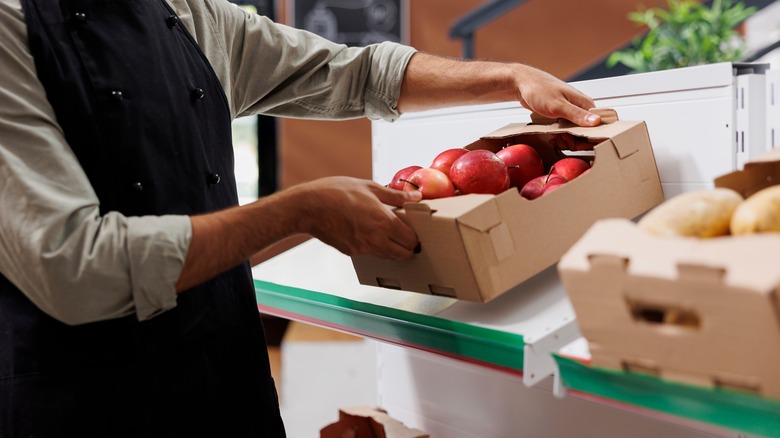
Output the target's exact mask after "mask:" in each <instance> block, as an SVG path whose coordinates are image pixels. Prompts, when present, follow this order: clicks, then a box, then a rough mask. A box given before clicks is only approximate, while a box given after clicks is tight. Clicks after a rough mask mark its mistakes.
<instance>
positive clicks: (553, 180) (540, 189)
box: [520, 173, 566, 199]
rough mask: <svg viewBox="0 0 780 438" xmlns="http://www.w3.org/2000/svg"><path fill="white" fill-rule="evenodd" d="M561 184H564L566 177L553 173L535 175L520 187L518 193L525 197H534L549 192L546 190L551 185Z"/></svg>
mask: <svg viewBox="0 0 780 438" xmlns="http://www.w3.org/2000/svg"><path fill="white" fill-rule="evenodd" d="M562 184H566V178H564V177H562V176H560V175H556V174H554V173H550V174H547V175H542V176H537V177H536V178H534V179H532V180H531V181H528V183H526V185H524V186H523V188H521V189H520V195H521V196H522V197H523V198H526V199H536V198H538V197H540V196H542V195H543V194H545V193H549V192H547V190H548V189H550V188H551V187H552V186H558V185H562ZM550 191H552V190H550Z"/></svg>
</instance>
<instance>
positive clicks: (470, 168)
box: [450, 149, 509, 195]
mask: <svg viewBox="0 0 780 438" xmlns="http://www.w3.org/2000/svg"><path fill="white" fill-rule="evenodd" d="M450 179H451V180H452V183H453V184H455V188H457V189H458V190H459V191H460V193H461V194H462V195H467V194H469V193H485V194H492V195H497V194H499V193H501V192H503V191H504V190H506V189H508V188H509V172H508V169H507V167H506V164H505V163H504V162H503V161H501V159H500V158H498V156H496V154H494V153H493V152H491V151H488V150H485V149H477V150H474V151H469V152H468V153H466V154H463V155H462V156H461V157H460V158H458V159H457V160H455V162H454V163H452V167H451V168H450Z"/></svg>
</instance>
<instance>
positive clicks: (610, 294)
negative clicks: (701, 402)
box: [558, 219, 780, 398]
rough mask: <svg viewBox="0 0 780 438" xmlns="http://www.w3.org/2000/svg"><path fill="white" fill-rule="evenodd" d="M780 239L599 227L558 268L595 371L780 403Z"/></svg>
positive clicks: (616, 224)
mask: <svg viewBox="0 0 780 438" xmlns="http://www.w3.org/2000/svg"><path fill="white" fill-rule="evenodd" d="M777 248H780V234H763V235H750V236H738V237H732V236H724V237H717V238H710V239H698V238H679V237H657V236H653V235H651V234H649V233H646V232H644V231H643V230H641V229H640V228H639V227H637V226H636V224H635V223H633V222H631V221H628V220H621V219H608V220H602V221H598V222H597V223H596V224H595V225H594V226H593V227H591V229H590V230H588V232H587V233H586V234H585V235H584V236H583V237H582V239H580V240H579V241H578V242H577V243H576V244H575V245H574V246H572V248H571V249H570V250H569V251H567V252H566V254H564V256H563V257H562V258H561V261H560V262H559V263H558V271H559V273H560V276H561V280H562V281H563V284H564V286H565V287H566V290H567V292H568V294H569V297H570V299H571V302H572V305H573V306H574V309H575V313H576V314H577V322H578V325H579V328H580V331H581V333H582V334H583V336H584V337H585V338H586V339H587V340H588V345H589V348H590V353H591V356H592V364H593V365H595V366H601V367H607V368H612V369H623V370H628V371H633V372H641V373H646V374H651V375H655V376H659V377H661V378H665V379H669V380H675V381H680V382H686V383H690V384H696V385H703V386H708V387H723V388H729V389H738V390H742V391H749V392H754V393H758V394H761V395H766V396H770V397H774V398H780V373H778V372H777V363H780V362H779V361H780V329H779V328H780V321H779V320H778V314H780V305H778V300H777V294H778V288H779V287H780V270H778V269H777V260H776V258H775V257H773V256H772V254H774V253H776V251H777Z"/></svg>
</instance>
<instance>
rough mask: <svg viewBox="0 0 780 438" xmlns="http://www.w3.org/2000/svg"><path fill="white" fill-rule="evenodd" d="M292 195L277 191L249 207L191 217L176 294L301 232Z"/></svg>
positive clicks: (299, 217)
mask: <svg viewBox="0 0 780 438" xmlns="http://www.w3.org/2000/svg"><path fill="white" fill-rule="evenodd" d="M293 196H294V195H293V194H291V192H279V193H276V194H273V195H271V196H268V197H266V198H263V199H261V200H259V201H256V202H254V203H252V204H248V205H244V206H240V207H233V208H231V209H228V210H223V211H219V212H215V213H209V214H204V215H198V216H192V217H191V218H190V220H191V222H192V240H191V242H190V247H189V251H188V252H187V258H186V259H185V261H184V266H183V267H182V271H181V274H180V276H179V281H178V282H177V283H176V292H182V291H185V290H187V289H189V288H191V287H193V286H196V285H198V284H200V283H202V282H204V281H206V280H209V279H211V278H212V277H214V276H216V275H217V274H219V273H221V272H223V271H225V270H227V269H229V268H231V267H233V266H236V265H237V264H239V263H241V262H243V261H244V260H246V259H248V258H249V257H250V256H251V255H252V254H254V253H256V252H257V251H260V250H261V249H263V248H265V247H267V246H269V245H271V244H273V243H275V242H277V241H279V240H281V239H283V238H285V237H287V236H290V235H293V234H296V233H301V232H303V230H304V226H303V225H302V224H301V223H300V222H301V217H302V216H301V215H296V214H295V210H293V209H291V208H290V206H291V205H293V203H294V200H293V199H291V198H292V197H293ZM296 216H297V217H296Z"/></svg>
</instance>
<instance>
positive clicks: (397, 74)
mask: <svg viewBox="0 0 780 438" xmlns="http://www.w3.org/2000/svg"><path fill="white" fill-rule="evenodd" d="M374 50H375V51H374V54H373V56H372V61H371V70H370V72H369V77H368V87H367V92H366V97H365V99H366V102H365V108H366V109H365V111H366V116H367V117H368V118H369V119H372V120H378V119H383V120H386V121H389V122H392V121H394V120H396V119H397V118H398V117H400V115H401V114H400V113H399V112H398V98H399V97H400V96H401V83H402V82H403V79H404V74H405V72H406V66H407V65H408V64H409V59H411V58H412V55H414V54H415V53H417V50H416V49H414V48H413V47H409V46H405V45H402V44H398V43H392V42H384V43H381V44H378V45H377V46H376V47H375V49H374Z"/></svg>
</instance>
